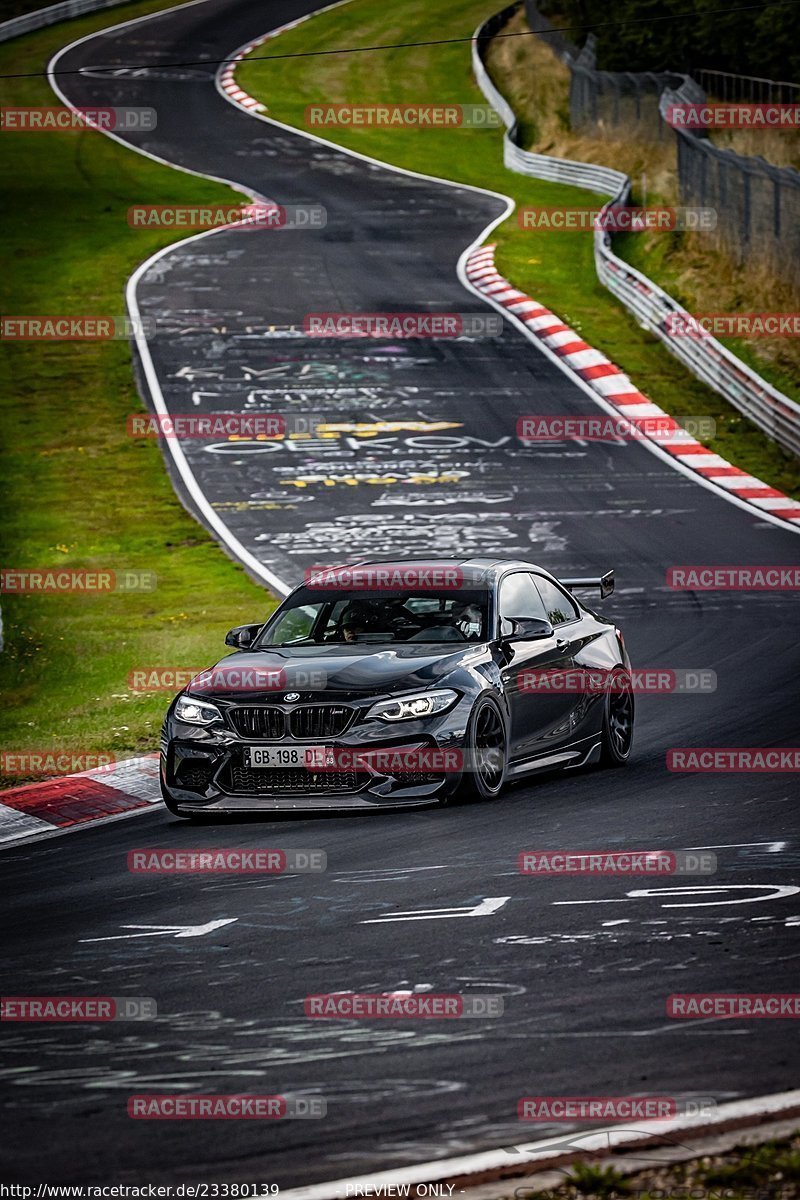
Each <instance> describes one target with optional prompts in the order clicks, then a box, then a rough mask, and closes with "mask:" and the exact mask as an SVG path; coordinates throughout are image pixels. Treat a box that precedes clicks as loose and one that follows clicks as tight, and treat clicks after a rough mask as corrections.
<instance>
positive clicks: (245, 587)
mask: <svg viewBox="0 0 800 1200" xmlns="http://www.w3.org/2000/svg"><path fill="white" fill-rule="evenodd" d="M169 3H171V0H162V2H161V3H158V2H156V3H153V2H149V3H138V4H126V5H123V6H120V7H119V8H115V9H114V10H113V11H112V12H111V13H109V12H105V13H102V14H96V15H93V16H91V17H87V18H83V19H81V20H76V21H72V22H70V23H68V24H63V25H58V26H55V27H54V28H52V29H48V30H44V31H41V32H37V33H35V34H30V35H28V36H27V37H25V38H20V39H18V40H16V41H14V42H10V43H8V44H7V45H3V46H0V74H4V73H9V72H24V71H37V70H41V69H42V68H43V67H44V66H45V65H46V63H47V61H48V59H49V58H50V56H51V55H52V54H53V53H54V52H55V51H56V50H57V49H58V48H59V47H60V46H63V45H64V44H66V43H67V42H68V41H71V40H72V39H73V38H76V37H78V36H81V35H83V34H85V33H90V32H92V31H94V30H96V29H101V28H103V27H105V26H109V25H113V24H116V23H118V22H119V21H123V20H127V19H128V18H130V17H135V16H139V15H141V14H144V13H149V12H154V11H156V10H157V9H159V8H166V7H168V6H169ZM0 87H2V103H3V104H4V105H9V106H16V105H52V104H54V103H55V102H56V101H55V98H54V96H53V94H52V92H51V90H50V88H49V86H48V84H47V82H46V80H45V79H44V78H42V77H39V78H34V79H14V80H9V79H5V80H2V81H0ZM3 149H4V152H5V153H4V166H5V172H4V173H5V187H6V193H7V205H6V220H5V226H4V228H5V252H6V259H7V267H6V270H5V271H4V272H3V274H2V278H0V305H2V311H3V313H4V314H7V315H8V314H37V315H38V314H61V313H65V314H71V315H79V314H104V315H108V314H111V315H117V314H122V313H124V311H125V305H124V298H123V295H124V287H125V282H126V280H127V278H128V276H129V275H130V274H131V272H132V271H133V270H134V268H135V267H136V266H137V264H138V263H140V262H142V261H143V260H144V259H145V258H147V257H148V256H149V255H150V254H152V253H153V252H154V251H155V250H157V249H158V248H159V247H160V246H163V245H166V244H168V243H170V242H174V241H175V240H176V237H175V234H174V232H167V231H157V230H134V229H131V228H130V227H129V226H128V224H127V221H126V209H127V207H128V206H129V205H130V204H133V203H136V202H142V201H147V202H150V203H155V204H157V203H170V202H173V201H176V202H179V203H185V202H192V201H221V202H229V201H230V200H231V199H232V198H233V197H234V196H235V197H236V198H237V199H240V197H239V196H238V194H235V193H233V192H232V191H231V190H230V189H228V188H226V187H225V186H223V185H221V184H217V183H213V182H211V181H207V180H203V179H199V178H195V177H193V176H190V175H186V174H183V173H181V172H178V171H172V170H170V169H169V168H168V167H164V166H161V165H159V164H158V163H155V162H153V161H151V160H149V159H147V158H144V157H143V156H141V155H138V154H135V153H133V152H131V151H130V150H126V149H125V148H124V147H123V146H120V145H119V144H118V143H116V142H113V141H111V140H110V139H109V138H106V137H104V136H103V135H102V134H100V133H97V132H94V131H92V130H88V129H84V130H81V131H76V132H37V133H15V134H14V135H12V134H11V133H5V134H4V135H3ZM3 351H4V353H3V355H2V364H1V365H0V371H2V399H0V406H1V409H0V411H2V423H3V434H4V436H3V444H2V449H0V477H2V480H3V483H2V488H3V492H4V510H5V512H4V518H3V521H2V523H1V524H0V564H2V566H3V567H5V568H45V567H47V568H53V567H59V568H64V567H68V568H73V569H79V568H86V569H91V570H94V569H109V570H120V569H125V568H132V569H137V570H147V571H151V572H154V573H155V575H156V577H157V587H156V589H155V590H154V591H152V592H143V593H141V594H138V595H137V594H134V593H121V594H119V593H110V594H95V595H89V594H85V595H81V594H76V593H71V594H66V593H56V594H50V595H44V594H32V595H12V594H6V595H4V596H2V616H3V624H4V635H5V648H4V650H3V652H2V654H0V692H2V694H3V697H4V699H3V717H2V734H1V735H0V749H2V750H5V751H14V752H17V751H22V752H25V751H34V750H55V749H59V750H61V749H63V750H70V751H72V752H73V753H74V752H78V751H85V752H92V753H95V752H104V753H111V754H113V755H115V756H116V757H118V758H122V757H127V756H129V755H131V754H135V753H142V752H147V751H151V750H153V749H156V748H157V744H158V728H159V725H160V721H161V717H162V715H163V712H164V710H165V708H166V704H167V702H168V694H167V693H148V694H136V693H134V692H133V691H132V690H131V688H130V687H129V685H128V679H129V673H130V672H131V671H132V670H135V669H138V668H141V667H143V666H151V665H153V666H155V665H179V666H183V667H198V666H204V665H207V664H209V663H211V662H214V661H215V660H216V659H217V658H218V657H220V655H221V654H222V653H223V652H224V645H223V637H224V634H225V631H226V630H227V629H229V628H230V627H231V626H233V625H236V624H240V623H243V622H245V621H249V620H253V619H257V618H259V617H260V616H262V615H266V613H267V612H268V611H269V610H271V608H272V607H273V606H274V601H273V600H272V598H271V597H270V596H268V595H267V594H265V592H264V591H263V589H261V588H260V587H258V586H257V585H256V584H254V583H253V582H252V581H251V580H250V579H249V578H248V577H247V576H246V574H245V572H244V571H243V570H242V568H240V567H239V566H238V565H236V564H235V563H232V562H231V561H230V560H229V559H228V558H227V557H226V555H225V554H224V553H223V551H222V550H221V549H220V548H219V546H218V545H217V543H216V542H215V541H214V540H213V539H212V538H211V537H210V536H209V535H208V534H207V533H206V532H205V531H204V530H203V529H201V528H200V527H199V526H198V525H197V524H196V523H195V521H194V520H192V518H191V517H190V516H189V515H188V514H187V513H186V512H185V511H184V509H183V508H182V507H181V505H180V503H179V501H178V500H177V498H176V496H175V493H174V492H173V489H172V485H171V484H170V482H169V479H168V477H167V473H166V470H165V466H164V461H163V458H162V454H161V450H160V448H159V446H158V445H156V444H154V443H151V442H149V441H134V440H132V439H130V438H129V437H128V436H127V435H126V431H125V421H126V417H127V415H128V414H129V413H132V412H135V411H137V410H138V409H140V408H141V401H140V399H139V396H138V394H137V392H136V388H135V385H134V380H133V373H132V367H131V351H130V348H129V346H128V344H127V343H126V342H124V341H120V342H95V343H91V342H61V343H59V342H50V343H48V342H7V343H4V346H3ZM0 765H1V764H0ZM24 778H25V776H23V777H13V778H12V777H10V776H7V775H5V776H4V775H2V774H0V786H11V785H12V784H14V783H19V782H21V781H23V779H24Z"/></svg>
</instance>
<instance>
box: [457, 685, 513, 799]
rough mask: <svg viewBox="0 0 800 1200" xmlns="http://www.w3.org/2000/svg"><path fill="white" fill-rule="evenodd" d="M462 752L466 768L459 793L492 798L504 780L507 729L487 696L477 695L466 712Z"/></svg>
mask: <svg viewBox="0 0 800 1200" xmlns="http://www.w3.org/2000/svg"><path fill="white" fill-rule="evenodd" d="M482 743H483V744H482ZM482 751H483V754H482V753H481V752H482ZM465 754H466V755H467V756H468V758H469V769H468V770H466V771H465V772H464V775H463V778H462V780H461V788H460V792H461V794H462V795H463V796H465V797H470V798H471V799H474V800H495V799H496V798H497V797H498V796H499V795H500V793H501V792H502V790H503V785H504V784H505V781H506V770H507V767H508V733H507V730H506V723H505V721H504V719H503V714H502V713H501V711H500V708H499V706H498V704H497V702H496V701H495V700H493V699H492V698H491V697H490V696H482V697H480V698H479V699H478V700H477V702H476V704H475V707H474V708H473V710H472V712H471V713H470V716H469V723H468V725H467V736H466V738H465ZM482 764H483V765H482Z"/></svg>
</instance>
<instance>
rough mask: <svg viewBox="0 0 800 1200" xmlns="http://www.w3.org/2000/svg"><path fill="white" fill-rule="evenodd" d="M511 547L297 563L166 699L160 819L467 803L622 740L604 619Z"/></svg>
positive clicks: (610, 760)
mask: <svg viewBox="0 0 800 1200" xmlns="http://www.w3.org/2000/svg"><path fill="white" fill-rule="evenodd" d="M613 588H614V578H613V572H612V571H609V572H607V573H606V574H605V575H602V576H599V577H595V578H575V579H563V580H561V581H559V580H558V579H556V578H555V577H554V576H553V575H551V574H550V573H549V572H548V571H546V570H544V569H543V568H542V567H538V566H535V565H533V564H532V563H527V562H516V561H508V560H502V559H490V558H474V559H469V560H466V561H455V560H453V561H451V560H447V561H435V562H433V561H425V562H422V561H417V560H404V561H393V562H384V561H370V562H360V563H357V564H355V565H353V566H348V567H341V566H337V567H331V568H328V567H323V568H317V569H314V570H310V571H307V572H306V579H305V582H304V583H303V584H301V585H300V586H299V587H297V588H295V590H294V591H293V592H292V593H291V594H290V595H289V596H287V598H286V599H285V600H284V601H283V603H282V604H281V605H280V606H279V607H278V608H277V609H276V610H275V612H274V613H273V614H272V616H271V617H270V618H269V620H268V621H267V622H266V623H263V622H258V623H256V624H253V625H242V626H238V627H237V628H236V629H232V630H231V631H230V633H229V634H228V635H227V637H226V639H225V640H226V644H227V645H229V646H232V647H234V650H235V652H234V653H233V654H229V655H228V656H227V657H226V658H223V659H221V660H220V662H218V663H217V664H216V665H215V666H213V667H210V668H209V669H208V670H206V671H203V672H201V674H200V675H197V676H195V677H194V678H193V679H192V681H191V683H190V684H189V686H188V687H187V688H186V689H185V690H184V691H183V692H181V693H180V694H179V695H178V696H176V697H175V699H174V700H173V702H172V704H171V705H170V707H169V711H168V713H167V716H166V719H165V722H164V728H163V731H162V740H161V787H162V794H163V797H164V802H165V804H166V805H167V807H168V808H169V810H170V811H171V812H173V813H175V814H176V815H178V816H182V817H191V816H198V815H201V814H206V815H207V816H208V815H211V814H214V813H230V812H252V811H274V810H296V811H303V812H311V811H314V810H319V809H326V810H331V809H339V810H345V809H377V808H406V807H414V806H422V805H430V804H442V803H446V802H447V801H448V800H451V799H452V798H453V797H455V796H458V795H462V794H472V795H473V796H476V797H478V798H481V799H484V800H490V799H492V798H494V797H496V796H498V795H499V793H500V792H501V791H502V789H503V786H504V784H505V783H506V782H509V781H511V780H515V779H519V778H520V777H522V776H524V775H528V774H529V773H531V772H535V771H550V770H554V769H559V768H575V767H582V766H586V765H589V764H593V763H598V764H601V765H606V766H621V765H622V764H624V763H625V762H626V761H627V760H628V758H629V756H630V753H631V745H632V741H633V717H634V703H633V694H632V684H631V675H630V662H629V659H628V655H627V651H626V649H625V644H624V641H623V638H622V634H621V633H620V631H619V630H618V629H617V628H616V626H615V625H614V624H613V622H611V621H609V620H607V619H606V618H604V617H602V616H600V615H598V614H597V613H595V612H593V611H592V609H590V608H588V607H587V606H586V604H584V602H583V601H582V600H581V599H579V598H578V596H576V595H575V593H576V592H577V593H584V592H585V591H586V590H588V589H594V590H596V591H599V593H600V596H601V599H602V598H605V597H606V596H607V595H609V594H610V593H611V592H612V591H613Z"/></svg>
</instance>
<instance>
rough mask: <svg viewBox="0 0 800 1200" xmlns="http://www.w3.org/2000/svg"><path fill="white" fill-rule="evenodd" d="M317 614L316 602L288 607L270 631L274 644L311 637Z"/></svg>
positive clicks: (280, 644) (282, 644)
mask: <svg viewBox="0 0 800 1200" xmlns="http://www.w3.org/2000/svg"><path fill="white" fill-rule="evenodd" d="M316 616H317V606H316V605H315V604H308V605H304V606H303V607H302V608H289V609H287V610H286V612H285V613H284V614H283V616H282V617H281V618H280V619H279V621H278V623H277V625H276V626H275V628H274V629H273V630H272V632H271V633H270V638H269V640H270V641H271V642H272V644H273V646H285V645H286V644H287V643H289V642H295V641H298V640H299V639H300V638H307V637H310V636H311V630H312V628H313V626H314V620H315V618H316Z"/></svg>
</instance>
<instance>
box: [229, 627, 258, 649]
mask: <svg viewBox="0 0 800 1200" xmlns="http://www.w3.org/2000/svg"><path fill="white" fill-rule="evenodd" d="M260 628H261V626H260V625H237V626H236V627H235V628H234V629H229V630H228V632H227V633H226V634H225V645H226V646H233V647H234V649H236V650H246V649H247V647H248V646H251V645H252V644H253V642H254V641H255V637H256V634H257V633H258V631H259V629H260Z"/></svg>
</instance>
